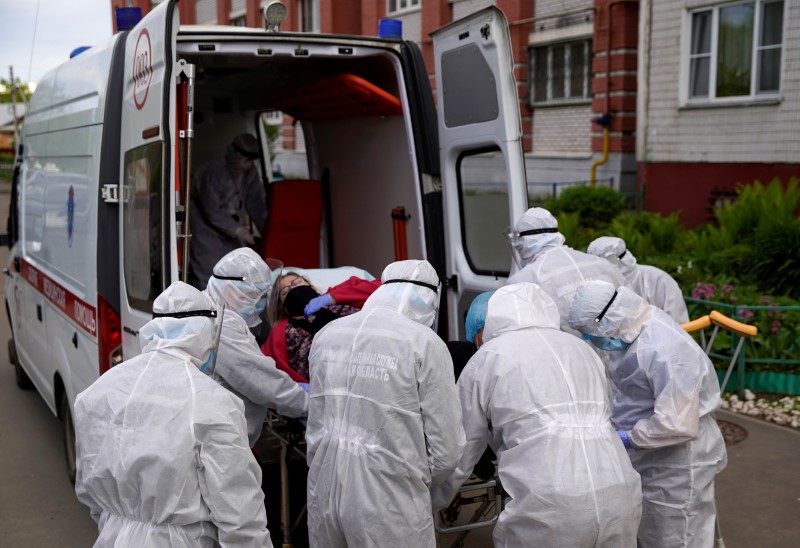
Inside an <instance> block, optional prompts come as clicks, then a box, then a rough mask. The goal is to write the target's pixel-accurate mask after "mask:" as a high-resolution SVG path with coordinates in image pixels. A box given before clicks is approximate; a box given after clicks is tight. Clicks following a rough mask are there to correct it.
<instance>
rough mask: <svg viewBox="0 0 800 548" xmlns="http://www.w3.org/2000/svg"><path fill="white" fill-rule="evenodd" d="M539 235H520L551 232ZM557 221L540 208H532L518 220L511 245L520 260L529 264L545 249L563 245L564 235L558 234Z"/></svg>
mask: <svg viewBox="0 0 800 548" xmlns="http://www.w3.org/2000/svg"><path fill="white" fill-rule="evenodd" d="M552 229H556V231H555V232H542V233H539V234H532V235H522V234H524V233H525V232H527V231H530V230H552ZM557 229H558V221H557V220H556V218H555V217H553V214H552V213H550V212H549V211H547V210H546V209H543V208H541V207H532V208H530V209H529V210H528V211H526V212H525V213H523V215H522V217H520V218H519V220H518V221H517V224H515V225H514V231H513V236H512V239H511V245H513V246H514V249H515V250H516V251H517V253H519V256H520V258H521V259H522V260H523V261H524V262H525V264H529V263H530V262H531V261H533V259H534V258H535V257H536V255H538V254H539V253H541V252H542V251H543V250H544V249H545V248H549V247H558V246H561V245H564V242H565V241H566V240H565V238H564V235H563V234H561V233H560V232H558V230H557Z"/></svg>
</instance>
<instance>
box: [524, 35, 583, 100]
mask: <svg viewBox="0 0 800 548" xmlns="http://www.w3.org/2000/svg"><path fill="white" fill-rule="evenodd" d="M591 51H592V42H591V40H577V41H574V42H559V43H557V44H548V45H546V46H534V47H532V48H531V49H530V56H529V58H530V64H531V67H530V75H531V84H530V102H531V104H534V105H536V104H541V103H575V102H585V101H586V100H588V99H589V97H590V85H589V71H590V70H591V64H592V59H591Z"/></svg>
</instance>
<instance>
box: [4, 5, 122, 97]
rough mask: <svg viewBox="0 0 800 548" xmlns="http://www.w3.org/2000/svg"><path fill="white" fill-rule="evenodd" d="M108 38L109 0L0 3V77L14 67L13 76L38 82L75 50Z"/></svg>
mask: <svg viewBox="0 0 800 548" xmlns="http://www.w3.org/2000/svg"><path fill="white" fill-rule="evenodd" d="M37 4H38V5H39V17H38V21H37V17H36V6H37ZM34 27H35V29H36V39H35V41H34ZM110 36H111V1H110V0H0V74H1V75H2V76H3V78H5V79H7V78H8V67H9V65H13V66H14V76H16V77H18V78H19V79H20V80H22V81H23V82H25V81H28V82H37V81H38V80H39V79H40V78H41V77H42V76H44V74H45V73H46V72H47V71H49V70H50V69H52V68H54V67H56V66H57V65H59V64H61V63H63V62H64V61H67V60H69V54H70V52H71V51H72V50H74V49H75V48H77V47H80V46H92V45H94V44H98V43H100V42H102V41H103V40H105V39H106V38H108V37H110ZM31 48H32V51H33V57H32V59H31Z"/></svg>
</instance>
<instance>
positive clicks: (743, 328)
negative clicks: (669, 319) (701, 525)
mask: <svg viewBox="0 0 800 548" xmlns="http://www.w3.org/2000/svg"><path fill="white" fill-rule="evenodd" d="M712 325H713V326H714V329H713V330H712V331H711V336H709V337H708V339H707V340H706V329H708V328H709V327H711V326H712ZM681 327H683V329H684V330H685V331H686V332H687V333H694V332H696V331H699V332H700V348H702V349H703V352H705V353H706V355H709V354H710V353H711V350H712V349H713V348H714V339H715V338H716V337H717V334H718V333H719V330H720V328H721V329H725V330H726V331H730V332H731V333H735V334H736V335H739V342H738V343H737V344H736V349H735V350H734V352H733V355H732V356H731V361H730V363H729V364H728V369H727V371H726V372H725V377H724V378H723V380H722V382H721V383H720V387H719V391H720V394H722V393H723V392H725V387H726V386H727V385H728V380H729V379H730V377H731V373H732V372H733V366H734V365H736V359H737V358H738V357H739V353H740V352H741V351H742V346H743V345H744V341H745V339H747V338H749V337H753V336H755V335H757V334H758V328H757V327H756V326H754V325H747V324H744V323H741V322H737V321H736V320H734V319H732V318H729V317H728V316H726V315H725V314H722V313H721V312H718V311H716V310H712V311H711V312H710V313H709V314H707V315H705V316H702V317H700V318H697V319H696V320H692V321H691V322H687V323H684V324H681ZM714 526H715V529H716V533H715V535H714V537H715V538H714V548H725V541H724V540H723V539H722V530H721V528H720V525H719V514H717V519H716V522H715V524H714Z"/></svg>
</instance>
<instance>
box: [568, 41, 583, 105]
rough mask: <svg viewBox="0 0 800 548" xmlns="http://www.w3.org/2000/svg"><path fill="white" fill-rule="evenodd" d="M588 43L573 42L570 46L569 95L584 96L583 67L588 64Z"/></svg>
mask: <svg viewBox="0 0 800 548" xmlns="http://www.w3.org/2000/svg"><path fill="white" fill-rule="evenodd" d="M585 46H586V44H572V46H570V48H569V96H570V97H582V96H583V82H584V78H583V73H584V71H583V69H584V67H585V66H586V59H585V58H584V47H585Z"/></svg>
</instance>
